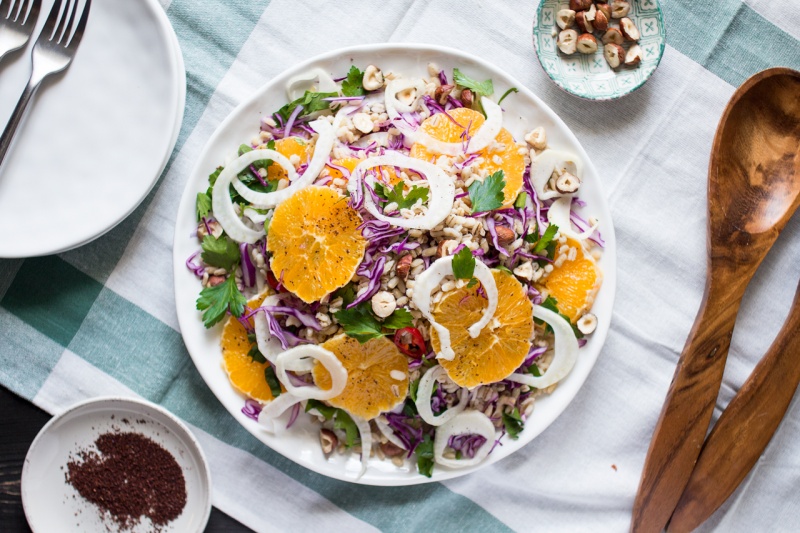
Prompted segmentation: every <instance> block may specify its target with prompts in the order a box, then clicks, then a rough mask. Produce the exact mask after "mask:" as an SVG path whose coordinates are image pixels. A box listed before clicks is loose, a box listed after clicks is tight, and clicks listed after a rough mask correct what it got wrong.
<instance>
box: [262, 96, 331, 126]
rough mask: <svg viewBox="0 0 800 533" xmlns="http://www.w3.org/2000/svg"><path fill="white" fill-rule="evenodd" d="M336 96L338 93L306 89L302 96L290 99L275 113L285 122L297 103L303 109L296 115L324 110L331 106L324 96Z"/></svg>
mask: <svg viewBox="0 0 800 533" xmlns="http://www.w3.org/2000/svg"><path fill="white" fill-rule="evenodd" d="M337 96H339V94H338V93H317V92H312V91H306V92H305V94H303V96H301V97H300V98H298V99H297V100H292V101H291V102H289V103H288V104H286V105H285V106H283V107H282V108H280V109H278V110H277V111H276V112H275V114H276V115H278V116H280V117H281V118H282V119H283V121H284V122H286V121H287V120H289V117H290V116H291V115H292V113H293V112H294V110H295V108H296V107H297V106H298V105H301V106H303V110H302V111H301V112H300V114H299V115H298V116H303V115H310V114H311V113H316V112H317V111H324V110H325V109H330V108H331V102H329V101H327V100H325V98H335V97H337Z"/></svg>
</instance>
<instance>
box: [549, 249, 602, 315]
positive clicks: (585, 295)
mask: <svg viewBox="0 0 800 533" xmlns="http://www.w3.org/2000/svg"><path fill="white" fill-rule="evenodd" d="M567 244H568V245H569V246H570V247H572V248H575V249H576V250H577V252H578V253H577V255H576V256H575V259H574V260H573V261H564V263H563V264H562V265H561V266H560V267H557V268H555V269H554V270H553V271H552V272H551V273H550V274H549V275H548V276H547V277H546V278H545V280H544V286H545V288H546V289H547V292H548V293H549V295H550V296H552V297H553V298H555V299H556V301H557V302H558V303H557V304H556V307H558V310H559V311H560V312H561V313H562V314H564V315H566V316H568V317H569V319H570V320H572V322H573V323H575V322H577V320H578V319H579V318H580V317H581V316H582V315H583V314H584V313H586V312H587V311H588V310H589V309H591V307H592V304H593V303H594V298H595V296H596V295H597V291H598V290H599V289H600V285H602V283H603V274H602V272H601V271H600V268H599V267H598V266H597V263H596V262H595V260H594V258H593V257H592V256H591V255H590V254H589V253H588V252H587V251H586V250H585V249H584V248H583V245H582V244H581V243H580V242H578V241H576V240H575V239H567ZM561 246H563V245H562V244H559V245H558V246H557V247H556V257H558V255H559V250H560V248H561Z"/></svg>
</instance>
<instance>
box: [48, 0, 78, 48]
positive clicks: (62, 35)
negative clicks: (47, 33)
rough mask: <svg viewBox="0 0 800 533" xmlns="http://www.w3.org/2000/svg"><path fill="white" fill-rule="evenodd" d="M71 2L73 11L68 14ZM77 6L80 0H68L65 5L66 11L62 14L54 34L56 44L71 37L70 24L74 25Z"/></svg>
mask: <svg viewBox="0 0 800 533" xmlns="http://www.w3.org/2000/svg"><path fill="white" fill-rule="evenodd" d="M70 3H71V4H72V11H71V12H70V13H69V16H67V11H69V6H70ZM77 7H78V0H67V4H66V5H65V6H64V12H63V13H62V14H61V21H60V22H59V23H58V27H57V28H56V33H55V35H53V42H55V43H56V44H60V43H61V41H62V40H64V39H66V38H67V37H69V30H70V26H71V25H72V19H73V18H75V9H76V8H77Z"/></svg>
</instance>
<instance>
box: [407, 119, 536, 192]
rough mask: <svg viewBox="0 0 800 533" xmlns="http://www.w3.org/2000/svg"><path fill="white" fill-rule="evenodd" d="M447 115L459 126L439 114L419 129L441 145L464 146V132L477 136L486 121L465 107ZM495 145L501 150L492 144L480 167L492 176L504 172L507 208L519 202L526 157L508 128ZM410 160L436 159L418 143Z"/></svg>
mask: <svg viewBox="0 0 800 533" xmlns="http://www.w3.org/2000/svg"><path fill="white" fill-rule="evenodd" d="M447 113H448V114H449V115H450V116H451V117H453V120H455V122H457V123H458V124H456V123H454V122H453V120H450V119H448V118H447V117H446V116H444V115H443V114H442V113H437V114H436V115H432V116H430V117H428V118H427V119H425V120H424V121H423V122H422V125H421V126H420V127H421V128H422V131H424V132H425V133H427V134H428V135H430V136H431V137H433V138H434V139H438V140H440V141H444V142H451V143H452V142H461V141H463V140H464V138H465V136H464V131H465V130H466V129H467V128H469V135H470V136H472V135H475V133H476V132H477V131H478V129H479V128H480V127H481V126H482V125H483V123H484V121H485V120H486V119H485V118H484V117H483V115H482V114H481V113H479V112H478V111H474V110H472V109H469V108H466V107H459V108H456V109H452V110H450V111H448V112H447ZM495 143H497V146H496V147H497V148H499V149H498V150H493V149H492V148H493V145H494V143H493V144H490V145H489V146H487V147H486V148H484V149H483V150H481V151H480V152H478V156H480V157H482V158H483V163H481V164H480V167H481V168H484V169H486V170H487V171H488V172H489V173H494V172H497V171H498V170H502V171H503V179H505V181H506V186H505V188H504V189H503V194H504V196H505V200H504V205H510V204H512V203H513V202H514V200H515V199H516V198H517V195H518V194H519V191H520V189H522V174H523V173H524V172H525V156H524V155H523V154H520V153H519V149H518V148H517V144H516V143H515V142H514V138H513V137H512V136H511V133H509V131H508V130H506V129H505V128H503V129H501V130H500V133H498V134H497V137H496V138H495ZM411 157H416V158H418V159H424V160H426V161H431V160H435V159H436V157H437V155H436V154H434V153H433V152H430V151H428V149H427V148H425V146H423V145H421V144H419V143H417V144H415V145H413V146H412V147H411Z"/></svg>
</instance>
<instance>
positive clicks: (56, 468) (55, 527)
mask: <svg viewBox="0 0 800 533" xmlns="http://www.w3.org/2000/svg"><path fill="white" fill-rule="evenodd" d="M114 428H118V429H119V430H121V431H133V432H136V433H139V434H141V435H144V436H146V437H149V438H150V439H151V440H153V441H155V442H156V443H158V444H160V445H161V446H163V447H164V448H165V449H166V450H167V451H169V452H170V453H171V454H172V456H173V457H174V458H175V460H176V461H177V462H178V464H179V465H180V467H181V469H182V471H183V476H184V478H185V480H186V496H187V499H186V507H184V509H183V512H182V513H181V515H180V516H179V517H178V518H176V519H175V520H173V521H172V522H170V523H168V524H166V525H165V526H162V527H160V528H159V531H162V532H164V533H166V532H169V531H174V532H180V533H195V532H198V533H199V532H202V531H203V529H204V528H205V526H206V522H208V517H209V515H210V513H211V475H210V472H209V468H208V464H207V462H206V458H205V455H204V454H203V451H202V449H201V448H200V445H199V443H198V442H197V440H196V439H195V438H194V436H193V435H192V434H191V432H190V431H189V429H188V428H187V427H186V426H185V425H184V424H183V423H182V422H181V421H180V420H178V419H177V418H175V416H173V415H172V414H170V413H169V412H168V411H167V410H165V409H164V408H162V407H160V406H158V405H156V404H154V403H150V402H148V401H145V400H138V399H132V398H116V397H109V398H93V399H90V400H86V401H83V402H80V403H77V404H75V405H73V406H72V407H70V408H68V409H67V410H65V411H64V412H62V413H60V414H58V415H56V416H54V417H53V418H52V419H51V420H50V421H49V422H48V423H47V424H45V426H44V427H43V428H42V430H41V431H40V432H39V434H38V435H37V436H36V438H35V439H34V441H33V443H32V444H31V447H30V449H29V450H28V454H27V455H26V456H25V464H24V465H23V467H22V489H21V493H22V505H23V508H24V510H25V517H26V518H27V519H28V524H29V525H30V527H31V529H32V530H33V531H34V533H47V532H51V531H76V532H77V531H80V532H82V533H92V532H94V531H97V532H104V531H108V530H109V524H111V525H113V523H112V522H109V521H108V520H106V521H105V522H104V521H103V519H102V516H101V512H100V511H99V508H98V507H96V506H95V505H94V504H92V503H89V502H88V501H86V500H85V499H83V498H82V497H81V496H80V494H79V493H78V491H77V490H75V489H74V488H73V487H72V485H69V484H68V483H67V482H66V481H65V477H64V476H65V472H66V470H67V463H68V462H69V461H70V460H71V458H73V457H74V456H75V455H76V454H77V453H78V452H80V451H82V450H86V449H87V448H89V449H91V448H92V443H93V442H94V441H95V440H96V439H97V437H98V436H100V435H101V434H103V433H105V432H108V431H110V430H111V431H113V429H114ZM147 525H150V522H149V520H146V519H144V520H142V522H141V523H140V524H139V525H138V526H137V527H135V528H134V529H132V530H130V531H134V532H136V531H144V530H145V527H146V526H147ZM112 530H113V529H112Z"/></svg>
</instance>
